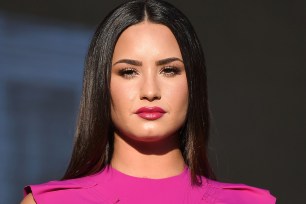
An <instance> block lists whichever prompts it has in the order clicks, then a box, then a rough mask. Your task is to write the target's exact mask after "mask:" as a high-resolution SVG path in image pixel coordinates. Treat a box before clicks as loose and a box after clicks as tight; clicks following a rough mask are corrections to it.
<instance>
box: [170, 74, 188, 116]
mask: <svg viewBox="0 0 306 204" xmlns="http://www.w3.org/2000/svg"><path fill="white" fill-rule="evenodd" d="M166 87H167V89H166V90H167V91H166V93H167V97H166V98H167V101H168V103H169V104H170V106H171V107H172V109H175V111H179V112H186V111H187V107H188V85H187V80H186V79H185V80H179V81H178V82H177V83H175V84H172V85H171V84H168V85H167V86H166Z"/></svg>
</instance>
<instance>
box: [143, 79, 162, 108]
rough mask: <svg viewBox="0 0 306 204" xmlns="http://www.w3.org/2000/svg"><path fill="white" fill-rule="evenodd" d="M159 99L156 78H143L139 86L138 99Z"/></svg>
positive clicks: (159, 94)
mask: <svg viewBox="0 0 306 204" xmlns="http://www.w3.org/2000/svg"><path fill="white" fill-rule="evenodd" d="M160 99H161V93H160V88H159V83H158V79H157V78H155V77H152V76H150V77H146V78H144V79H143V83H142V86H141V88H140V100H148V101H150V102H152V101H154V100H160Z"/></svg>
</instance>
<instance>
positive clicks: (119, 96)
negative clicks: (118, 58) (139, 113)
mask: <svg viewBox="0 0 306 204" xmlns="http://www.w3.org/2000/svg"><path fill="white" fill-rule="evenodd" d="M110 93H111V98H112V110H113V111H116V110H120V111H122V110H128V109H130V108H131V106H132V101H134V100H135V97H136V92H135V87H134V85H133V84H132V83H127V82H123V81H122V80H120V79H114V80H112V81H111V85H110Z"/></svg>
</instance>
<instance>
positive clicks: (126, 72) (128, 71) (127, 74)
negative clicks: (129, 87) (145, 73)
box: [118, 68, 138, 79]
mask: <svg viewBox="0 0 306 204" xmlns="http://www.w3.org/2000/svg"><path fill="white" fill-rule="evenodd" d="M118 74H119V76H122V77H123V78H126V79H131V78H133V77H135V76H136V75H138V71H137V70H136V69H134V68H123V69H120V70H119V71H118Z"/></svg>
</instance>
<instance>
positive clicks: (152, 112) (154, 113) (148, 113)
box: [136, 106, 166, 120]
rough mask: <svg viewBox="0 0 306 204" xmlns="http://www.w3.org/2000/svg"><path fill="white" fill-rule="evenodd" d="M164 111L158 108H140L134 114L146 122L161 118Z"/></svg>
mask: <svg viewBox="0 0 306 204" xmlns="http://www.w3.org/2000/svg"><path fill="white" fill-rule="evenodd" d="M165 113H166V111H165V110H164V109H162V108H160V107H157V106H155V107H142V108H139V109H138V110H137V111H136V114H137V115H138V116H139V117H141V118H143V119H146V120H157V119H159V118H161V117H162V116H163V115H164V114H165Z"/></svg>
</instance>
